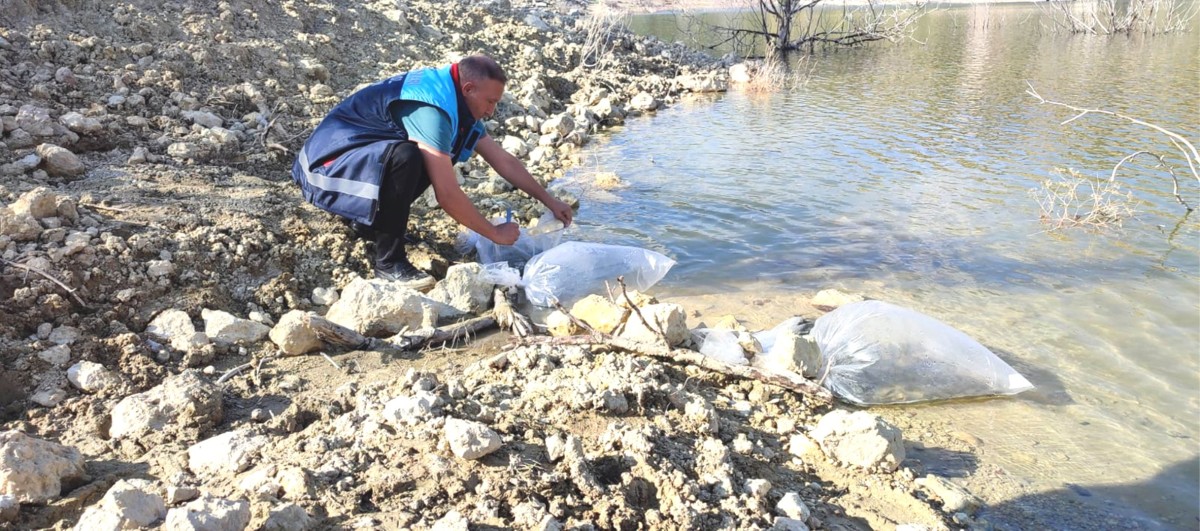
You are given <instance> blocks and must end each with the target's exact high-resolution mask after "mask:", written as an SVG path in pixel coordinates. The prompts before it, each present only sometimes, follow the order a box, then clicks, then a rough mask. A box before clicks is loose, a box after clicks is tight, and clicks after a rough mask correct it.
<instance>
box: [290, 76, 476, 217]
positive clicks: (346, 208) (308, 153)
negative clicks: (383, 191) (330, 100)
mask: <svg viewBox="0 0 1200 531" xmlns="http://www.w3.org/2000/svg"><path fill="white" fill-rule="evenodd" d="M450 68H451V67H449V66H446V67H442V68H436V69H435V68H425V69H420V70H413V71H412V72H408V73H405V74H400V75H398V76H395V77H392V78H388V79H385V80H383V81H380V82H378V83H375V84H372V85H370V86H367V87H365V88H363V89H362V90H359V91H358V92H355V93H354V94H352V95H350V97H349V98H346V99H345V100H344V101H342V102H341V103H339V104H338V106H337V107H334V108H333V110H332V111H329V114H328V115H327V116H325V119H323V120H321V123H320V124H319V125H317V128H316V129H315V130H314V131H313V133H312V136H310V137H308V141H306V142H305V143H304V147H303V148H301V149H300V153H299V154H298V155H297V156H296V162H295V163H293V164H292V180H293V181H296V183H297V184H299V185H300V189H301V190H302V191H303V193H304V199H305V200H307V201H308V202H310V203H312V204H314V205H316V206H318V207H320V208H321V209H322V210H325V211H327V212H330V213H333V214H337V215H339V216H342V217H344V218H348V219H351V220H353V221H357V222H359V223H364V224H367V225H370V224H371V223H372V222H374V221H375V211H376V209H378V207H379V186H380V184H381V183H382V182H383V172H384V166H385V165H386V161H385V160H384V158H385V157H386V156H387V153H388V150H389V149H390V148H391V146H392V145H394V144H396V143H398V142H404V141H407V140H408V132H407V131H405V130H404V127H403V125H402V124H397V123H396V122H394V121H393V120H392V116H391V114H390V113H389V112H388V107H389V106H390V105H391V104H392V103H395V102H397V101H402V100H408V101H418V102H422V103H428V104H430V105H433V106H435V107H437V108H439V109H441V110H442V112H444V113H446V116H449V117H450V127H451V130H452V131H455V137H454V139H453V141H452V142H451V145H452V146H453V149H452V150H451V153H450V160H451V161H453V162H456V163H457V162H463V161H465V160H467V159H468V158H470V157H471V154H472V153H474V151H475V143H476V142H478V141H479V139H480V138H482V137H483V135H484V134H486V130H485V129H484V126H483V123H482V122H481V121H479V120H475V119H474V117H472V116H471V115H470V111H469V110H467V109H466V105H465V102H463V101H462V96H461V95H460V94H459V91H458V88H457V87H456V86H455V84H454V78H453V76H452V75H451V74H450ZM460 104H461V105H460ZM460 112H461V115H460ZM460 125H461V127H460Z"/></svg>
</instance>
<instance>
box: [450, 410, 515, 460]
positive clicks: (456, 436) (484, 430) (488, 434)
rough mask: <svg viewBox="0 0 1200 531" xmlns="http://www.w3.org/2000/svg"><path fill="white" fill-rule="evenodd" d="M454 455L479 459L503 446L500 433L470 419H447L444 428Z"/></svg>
mask: <svg viewBox="0 0 1200 531" xmlns="http://www.w3.org/2000/svg"><path fill="white" fill-rule="evenodd" d="M443 434H444V435H445V437H446V441H448V442H449V443H450V450H451V451H452V452H454V455H456V456H458V457H460V458H463V459H479V458H481V457H483V456H486V455H488V454H490V453H492V452H495V451H496V450H499V449H500V447H501V446H503V444H504V441H503V440H501V439H500V435H499V434H497V433H496V432H494V431H492V429H491V428H489V427H487V426H485V425H483V424H480V423H478V422H473V421H469V420H462V419H455V418H450V419H446V426H445V428H444V429H443Z"/></svg>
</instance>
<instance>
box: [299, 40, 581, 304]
mask: <svg viewBox="0 0 1200 531" xmlns="http://www.w3.org/2000/svg"><path fill="white" fill-rule="evenodd" d="M507 81H508V78H507V76H506V75H505V74H504V70H503V69H501V68H500V65H499V64H497V63H496V61H495V60H493V59H492V58H490V57H487V56H484V55H473V56H470V57H467V58H465V59H463V60H462V61H460V62H458V63H456V64H452V65H449V66H445V67H441V68H427V69H419V70H413V71H411V72H407V73H404V74H400V75H398V76H395V77H392V78H389V79H385V80H383V81H380V82H378V83H375V84H373V85H370V86H368V87H365V88H363V89H362V90H359V91H358V92H355V93H354V94H352V95H351V96H350V97H348V98H346V99H345V100H344V101H342V102H341V103H340V104H338V106H337V107H334V109H333V110H332V111H330V112H329V114H328V115H327V116H325V118H324V119H323V120H322V121H321V123H320V125H318V126H317V128H316V129H315V130H314V131H313V133H312V136H310V137H309V138H308V140H307V141H306V142H305V143H304V147H303V148H302V149H301V150H300V153H299V155H298V156H297V157H296V162H295V163H294V164H293V165H292V179H293V180H294V181H296V183H298V184H299V185H300V188H301V190H302V191H303V193H304V198H305V199H306V200H308V201H309V202H310V203H312V204H314V205H316V206H318V207H320V208H321V209H323V210H325V211H327V212H330V213H333V214H336V215H338V216H342V217H344V218H346V219H348V220H350V221H351V222H352V223H354V224H355V229H356V232H357V233H359V234H360V235H363V236H365V237H373V238H374V241H375V258H374V260H375V277H376V278H382V279H388V280H393V281H397V282H401V283H403V284H404V285H405V286H407V287H411V288H413V289H418V290H427V289H429V288H431V287H432V286H433V284H434V279H433V277H431V276H430V275H429V274H428V273H425V272H423V271H421V270H419V269H417V268H416V267H414V266H413V265H412V263H411V262H409V261H408V256H407V254H406V251H405V249H404V244H405V233H406V231H407V228H408V217H409V214H410V213H411V210H412V204H413V202H414V201H416V199H417V198H418V197H420V196H421V194H422V193H424V192H425V190H426V189H427V188H428V187H429V186H431V185H432V186H433V192H434V194H435V195H436V196H437V202H438V205H440V206H441V207H442V209H443V210H445V211H446V213H447V214H449V215H450V217H452V218H454V220H455V221H458V222H459V223H461V224H463V225H464V226H466V227H467V228H469V229H471V230H473V231H475V232H477V233H479V234H480V235H482V236H484V237H485V238H487V239H489V240H491V241H493V242H496V243H498V244H501V245H512V243H513V242H515V241H516V240H517V236H518V235H519V234H520V231H519V228H518V226H517V225H516V224H515V223H511V222H510V223H504V224H501V225H492V224H491V223H490V222H489V221H488V220H487V219H486V218H484V217H483V215H482V214H480V213H479V210H478V209H476V208H475V205H474V204H472V203H471V200H470V199H469V198H468V197H467V194H466V193H464V192H463V190H462V188H461V187H459V185H458V180H457V179H456V178H455V173H454V164H455V163H459V162H464V161H466V160H467V159H469V158H470V157H471V155H472V154H474V153H475V152H478V153H479V154H480V155H481V156H483V160H484V161H486V162H487V163H488V165H490V166H491V167H492V168H493V169H495V170H496V173H498V174H499V175H500V176H501V177H503V178H504V179H505V180H507V181H508V182H510V183H512V185H513V186H515V187H517V188H518V189H520V190H522V191H524V192H525V193H527V194H529V195H530V196H532V197H533V198H534V199H537V200H538V201H541V202H542V204H544V205H546V208H547V209H548V210H549V211H550V212H553V213H554V217H555V218H557V219H558V220H560V221H562V222H563V224H564V225H569V224H570V223H571V217H572V213H571V207H570V206H569V205H567V204H566V203H564V202H563V201H561V200H559V199H557V198H555V197H554V196H552V195H550V193H549V192H547V191H546V189H545V188H543V187H542V186H541V185H540V184H538V182H537V181H536V180H535V179H534V178H533V176H531V175H530V174H529V171H528V170H527V169H526V168H525V165H524V164H522V163H521V161H519V160H517V158H516V157H514V156H512V155H511V154H509V153H508V152H507V151H505V150H504V148H502V147H500V144H499V143H497V142H496V141H495V140H493V139H492V138H491V137H490V136H488V134H487V130H486V129H485V128H484V124H483V121H484V120H485V119H487V118H489V117H490V116H492V114H494V113H495V112H496V104H498V103H499V102H500V97H501V96H503V95H504V84H505V83H506V82H507Z"/></svg>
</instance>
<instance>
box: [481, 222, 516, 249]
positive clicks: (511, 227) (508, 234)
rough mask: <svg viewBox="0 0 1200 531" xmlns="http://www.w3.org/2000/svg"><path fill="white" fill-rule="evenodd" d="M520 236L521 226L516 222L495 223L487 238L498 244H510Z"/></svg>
mask: <svg viewBox="0 0 1200 531" xmlns="http://www.w3.org/2000/svg"><path fill="white" fill-rule="evenodd" d="M519 236H521V228H520V227H519V226H518V225H517V224H516V223H501V224H499V225H496V230H495V231H493V233H492V237H491V238H489V239H490V240H492V241H493V242H495V243H498V244H500V245H512V244H513V243H516V241H517V238H518V237H519Z"/></svg>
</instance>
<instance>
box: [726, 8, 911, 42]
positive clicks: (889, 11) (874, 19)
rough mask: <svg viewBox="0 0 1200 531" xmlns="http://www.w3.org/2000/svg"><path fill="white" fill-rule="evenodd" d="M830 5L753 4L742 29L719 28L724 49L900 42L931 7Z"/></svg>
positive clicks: (737, 27) (735, 26)
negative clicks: (732, 45)
mask: <svg viewBox="0 0 1200 531" xmlns="http://www.w3.org/2000/svg"><path fill="white" fill-rule="evenodd" d="M824 2H825V0H753V1H751V2H750V6H749V9H748V10H747V11H746V12H745V15H744V16H743V17H740V19H735V20H737V21H738V22H742V23H741V24H738V25H734V26H717V27H715V28H714V29H716V30H717V31H718V32H720V33H723V34H725V35H726V36H727V38H726V39H725V40H724V41H722V42H721V43H720V44H724V43H728V42H734V43H735V44H736V45H742V44H754V43H756V42H757V41H758V40H760V39H761V40H762V42H764V43H765V44H766V45H767V47H768V48H769V49H771V50H775V51H789V50H805V49H807V50H808V51H810V52H811V51H813V50H814V49H815V48H816V47H818V46H855V45H859V44H864V43H868V42H872V41H880V40H888V41H896V40H899V39H903V38H907V37H909V36H911V35H912V28H913V24H914V23H915V22H916V21H917V19H919V18H920V17H921V15H923V14H924V13H925V2H923V1H918V2H916V3H914V4H912V5H911V6H909V7H902V6H897V7H886V6H883V5H881V4H880V3H877V2H876V1H875V0H867V2H866V3H865V4H863V5H861V6H849V5H847V4H845V3H843V4H842V8H841V9H840V10H837V9H823V6H822V4H823V3H824Z"/></svg>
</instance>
